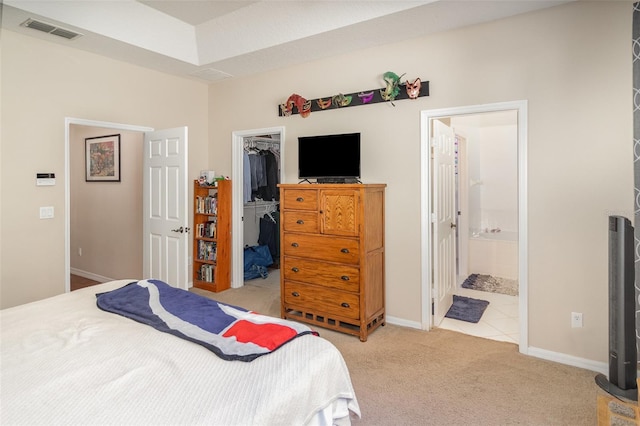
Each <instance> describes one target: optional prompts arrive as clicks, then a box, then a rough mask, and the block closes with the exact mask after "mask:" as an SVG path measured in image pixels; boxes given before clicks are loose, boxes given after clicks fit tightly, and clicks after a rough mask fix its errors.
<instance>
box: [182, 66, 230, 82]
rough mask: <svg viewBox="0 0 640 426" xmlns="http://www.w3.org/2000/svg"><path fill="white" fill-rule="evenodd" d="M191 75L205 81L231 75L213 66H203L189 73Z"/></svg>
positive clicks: (222, 78) (221, 78) (217, 79)
mask: <svg viewBox="0 0 640 426" xmlns="http://www.w3.org/2000/svg"><path fill="white" fill-rule="evenodd" d="M191 75H193V76H195V77H198V78H201V79H203V80H207V81H219V80H224V79H225V78H230V77H233V76H232V75H231V74H227V73H226V72H224V71H220V70H217V69H215V68H204V69H200V70H198V71H195V72H193V73H191Z"/></svg>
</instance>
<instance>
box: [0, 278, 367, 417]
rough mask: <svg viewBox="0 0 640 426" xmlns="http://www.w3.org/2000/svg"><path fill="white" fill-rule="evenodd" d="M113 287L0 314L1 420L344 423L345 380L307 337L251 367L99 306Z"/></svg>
mask: <svg viewBox="0 0 640 426" xmlns="http://www.w3.org/2000/svg"><path fill="white" fill-rule="evenodd" d="M131 281H132V280H119V281H112V282H109V283H104V284H100V285H98V286H94V287H89V288H85V289H81V290H77V291H74V292H71V293H67V294H62V295H59V296H55V297H52V298H49V299H45V300H41V301H37V302H33V303H29V304H25V305H22V306H17V307H13V308H9V309H4V310H2V311H0V325H1V339H0V342H1V344H0V362H1V364H0V374H1V381H0V392H1V394H0V395H1V396H0V401H1V402H0V423H1V424H65V425H71V424H209V425H304V424H309V425H329V424H336V425H343V424H347V425H348V424H350V422H351V418H352V417H354V416H355V417H360V409H359V406H358V402H357V399H356V396H355V393H354V390H353V386H352V383H351V379H350V377H349V372H348V369H347V367H346V364H345V362H344V359H343V358H342V356H341V354H340V352H339V351H338V350H337V349H336V348H335V347H334V346H333V345H332V344H331V343H330V342H328V341H327V340H325V339H323V338H321V337H318V336H315V335H311V334H307V335H302V336H300V337H297V338H294V339H292V340H291V341H289V342H288V343H286V344H284V345H283V346H282V347H280V348H279V349H277V350H275V351H274V352H272V353H269V354H266V355H263V356H260V357H258V358H256V359H254V360H252V361H251V362H242V361H229V360H224V359H222V358H220V357H219V356H216V355H215V354H214V353H212V352H211V351H210V350H208V349H207V348H205V347H203V346H200V345H197V344H195V343H193V342H190V341H187V340H183V339H180V338H178V337H176V336H174V335H171V334H168V333H163V332H160V331H157V330H155V329H153V328H151V327H149V326H148V325H145V324H141V323H138V322H136V321H133V320H131V319H129V318H126V317H123V316H120V315H116V314H114V313H110V312H105V311H103V310H101V309H99V308H98V307H97V306H96V294H97V293H102V292H109V291H111V290H115V289H119V288H121V287H123V286H125V285H126V284H128V283H130V282H131Z"/></svg>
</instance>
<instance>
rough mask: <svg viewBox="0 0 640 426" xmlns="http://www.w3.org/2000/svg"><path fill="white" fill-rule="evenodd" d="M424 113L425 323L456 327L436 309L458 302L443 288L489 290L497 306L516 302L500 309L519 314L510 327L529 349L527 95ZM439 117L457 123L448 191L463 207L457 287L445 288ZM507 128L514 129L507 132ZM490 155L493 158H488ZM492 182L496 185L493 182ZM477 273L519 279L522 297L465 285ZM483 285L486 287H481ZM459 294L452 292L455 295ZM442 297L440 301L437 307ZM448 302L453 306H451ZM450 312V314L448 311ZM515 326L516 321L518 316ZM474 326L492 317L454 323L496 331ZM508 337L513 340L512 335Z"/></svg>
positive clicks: (459, 209) (457, 222)
mask: <svg viewBox="0 0 640 426" xmlns="http://www.w3.org/2000/svg"><path fill="white" fill-rule="evenodd" d="M422 118H423V122H422V126H423V127H422V128H423V141H422V142H423V148H422V152H423V159H422V165H423V168H422V171H423V194H422V197H423V204H422V208H423V212H424V214H423V215H422V217H423V234H422V235H423V253H424V254H425V255H424V256H425V257H424V262H423V295H425V298H426V300H423V303H424V304H423V306H425V312H423V326H424V328H426V329H430V328H432V327H438V326H442V327H443V328H450V327H449V324H448V323H447V322H445V321H442V319H443V318H442V317H439V318H438V315H437V313H438V312H440V313H442V315H444V312H447V310H448V309H449V307H450V306H451V305H450V303H451V302H450V301H449V302H447V299H446V298H444V297H442V294H444V293H443V292H448V291H451V293H452V295H453V294H456V295H459V296H466V297H473V296H474V295H475V294H485V295H487V297H483V299H489V302H490V303H489V305H491V300H493V301H494V306H496V305H499V304H500V303H502V304H509V303H511V304H512V306H511V307H508V306H502V307H501V309H502V310H503V311H506V310H511V312H512V314H513V313H515V316H516V318H515V319H516V321H517V325H516V328H517V331H516V332H515V333H514V332H513V331H514V330H511V334H512V336H513V337H514V338H515V339H516V340H515V343H518V344H519V346H520V351H521V352H523V353H524V352H525V351H526V347H527V341H528V339H527V334H526V333H527V309H526V307H527V300H526V294H527V293H526V288H527V281H526V270H527V267H526V266H527V262H526V241H527V235H526V101H518V102H507V103H500V104H490V105H479V106H472V107H461V108H450V109H445V110H433V111H425V112H423V115H422ZM436 121H437V122H438V125H439V126H440V125H444V127H445V128H448V129H450V130H451V135H452V136H453V137H454V138H455V151H456V157H455V185H453V186H452V189H451V190H448V191H452V192H453V191H454V192H455V193H452V194H450V197H451V198H453V199H455V200H456V202H455V212H456V214H455V218H454V219H453V220H452V223H451V229H452V232H454V233H455V242H456V244H455V248H454V249H452V252H454V253H455V254H454V255H452V256H451V258H452V261H451V262H450V264H451V266H450V269H451V272H450V276H453V277H455V278H454V280H453V281H454V284H453V285H451V286H450V287H451V288H450V289H443V288H441V286H442V285H443V284H442V283H440V282H438V281H439V278H438V277H443V276H447V275H446V274H442V272H441V271H440V272H439V271H438V268H442V267H443V266H442V260H441V258H439V257H438V256H439V254H440V253H439V251H440V250H441V248H440V245H438V244H436V243H435V240H434V238H439V237H438V229H437V227H436V224H438V223H439V222H438V220H437V218H436V216H437V212H433V211H432V208H433V203H434V202H437V199H442V197H441V196H440V195H439V194H438V191H439V188H441V187H440V186H437V185H438V183H437V181H438V179H437V176H436V177H435V178H434V172H435V171H436V170H435V167H437V164H438V162H437V158H436V159H435V160H434V156H435V157H437V155H438V154H437V148H435V147H434V148H433V149H432V144H433V145H434V146H435V145H436V144H435V143H433V142H435V141H434V139H433V138H434V133H437V130H436V131H434V125H433V124H434V122H436ZM438 128H439V127H438ZM505 132H506V133H507V134H509V135H510V136H505V135H504V133H505ZM454 135H455V136H454ZM436 136H438V135H436ZM438 137H439V136H438ZM483 140H484V145H483ZM508 144H512V145H508ZM482 149H484V151H482ZM507 159H510V160H508V161H509V164H504V167H503V168H501V169H500V168H497V167H496V163H495V162H500V161H502V162H505V161H507ZM434 161H435V163H434ZM491 162H493V164H491V165H490V164H487V163H491ZM481 163H485V164H484V165H482V164H481ZM482 167H484V170H483V168H482ZM483 180H486V181H487V182H486V185H483ZM496 182H497V183H496ZM489 183H492V184H491V185H489ZM498 195H499V196H498ZM434 199H436V201H434ZM425 218H426V219H425ZM512 236H513V237H515V238H511V239H510V240H506V237H512ZM484 237H486V238H484ZM511 240H513V241H511ZM438 242H440V240H438ZM487 244H489V245H491V246H490V247H489V246H487ZM498 251H499V254H498ZM434 256H435V259H436V260H435V262H434ZM442 258H446V256H443V257H442ZM473 275H475V277H474V281H475V280H477V281H482V280H483V279H486V278H487V276H489V278H491V277H492V276H496V277H497V278H501V279H503V278H504V279H508V280H511V283H507V284H510V285H511V286H513V283H515V287H516V296H515V297H514V296H513V295H511V296H507V295H503V294H502V293H504V292H502V291H501V290H499V291H500V292H501V293H500V294H495V293H496V292H495V286H493V285H489V287H492V289H491V290H489V293H480V292H478V291H475V288H477V287H473V285H472V286H471V287H470V288H471V289H474V290H468V289H467V288H464V287H463V286H462V284H463V283H464V284H465V286H467V284H468V282H465V280H467V278H472V277H471V276H473ZM478 275H480V279H478ZM490 281H491V283H490V284H495V282H494V281H493V280H490ZM496 281H501V280H496ZM501 283H503V282H502V281H501ZM480 288H481V289H482V290H486V289H487V288H486V287H485V288H482V286H480ZM465 292H466V294H465ZM474 292H475V293H474ZM508 292H509V291H507V293H508ZM510 298H511V299H510ZM453 299H454V298H453V297H451V298H450V299H449V300H453ZM507 299H509V300H507ZM439 301H440V302H441V304H442V305H441V306H438V302H439ZM432 303H433V305H432ZM454 303H455V302H454ZM445 304H446V305H447V306H444V305H445ZM427 307H428V308H429V309H427ZM496 307H497V306H496ZM434 313H435V314H436V315H435V316H434ZM495 315H496V314H495V310H493V311H492V313H491V314H490V315H489V316H488V317H487V318H490V317H492V316H493V317H494V318H493V321H494V322H496V325H497V324H499V323H500V322H502V323H503V324H500V326H502V327H504V328H505V329H506V328H508V325H507V322H508V321H507V320H506V318H505V319H504V321H499V320H498V319H496V318H495ZM444 319H445V320H448V318H444ZM454 321H455V320H454ZM487 321H489V319H487ZM458 322H459V321H458ZM510 325H511V326H513V322H511V323H510ZM473 326H476V327H488V324H487V323H485V324H483V325H482V326H478V325H475V324H473V323H464V324H463V325H462V326H461V327H458V328H457V329H456V328H453V329H456V330H457V331H462V332H465V330H469V334H475V335H482V334H483V333H485V334H487V336H488V335H489V334H490V333H489V332H488V331H489V330H485V331H482V330H480V328H476V331H475V332H473V331H471V330H472V329H471V328H470V327H473ZM498 328H499V327H498ZM496 334H500V333H496ZM504 334H506V333H504ZM483 337H484V336H483ZM495 338H496V339H497V340H500V339H501V338H500V337H495ZM502 339H503V340H506V341H513V340H509V337H506V336H505V337H504V338H502Z"/></svg>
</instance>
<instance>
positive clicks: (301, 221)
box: [296, 219, 304, 225]
mask: <svg viewBox="0 0 640 426" xmlns="http://www.w3.org/2000/svg"><path fill="white" fill-rule="evenodd" d="M296 223H297V224H298V225H304V220H302V219H298V220H297V221H296Z"/></svg>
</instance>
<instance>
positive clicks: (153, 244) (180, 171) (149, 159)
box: [142, 127, 189, 290]
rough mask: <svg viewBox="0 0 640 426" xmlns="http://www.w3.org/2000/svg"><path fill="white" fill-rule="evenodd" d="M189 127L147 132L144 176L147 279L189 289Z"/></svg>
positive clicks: (144, 235) (145, 273)
mask: <svg viewBox="0 0 640 426" xmlns="http://www.w3.org/2000/svg"><path fill="white" fill-rule="evenodd" d="M187 142H188V140H187V128H186V127H178V128H175V129H167V130H158V131H154V132H147V133H145V138H144V153H143V154H144V164H143V168H144V176H143V194H144V201H143V217H144V221H143V261H144V266H143V269H142V273H143V276H144V278H155V279H159V280H162V281H164V282H166V283H167V284H170V285H172V286H174V287H178V288H182V289H185V290H186V289H187V288H188V284H189V280H188V277H189V274H188V262H187V257H188V251H189V249H188V243H189V228H188V227H189V222H188V219H187V214H188V208H187V206H188V204H187V203H188V194H189V192H188V186H187V159H188V156H187Z"/></svg>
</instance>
